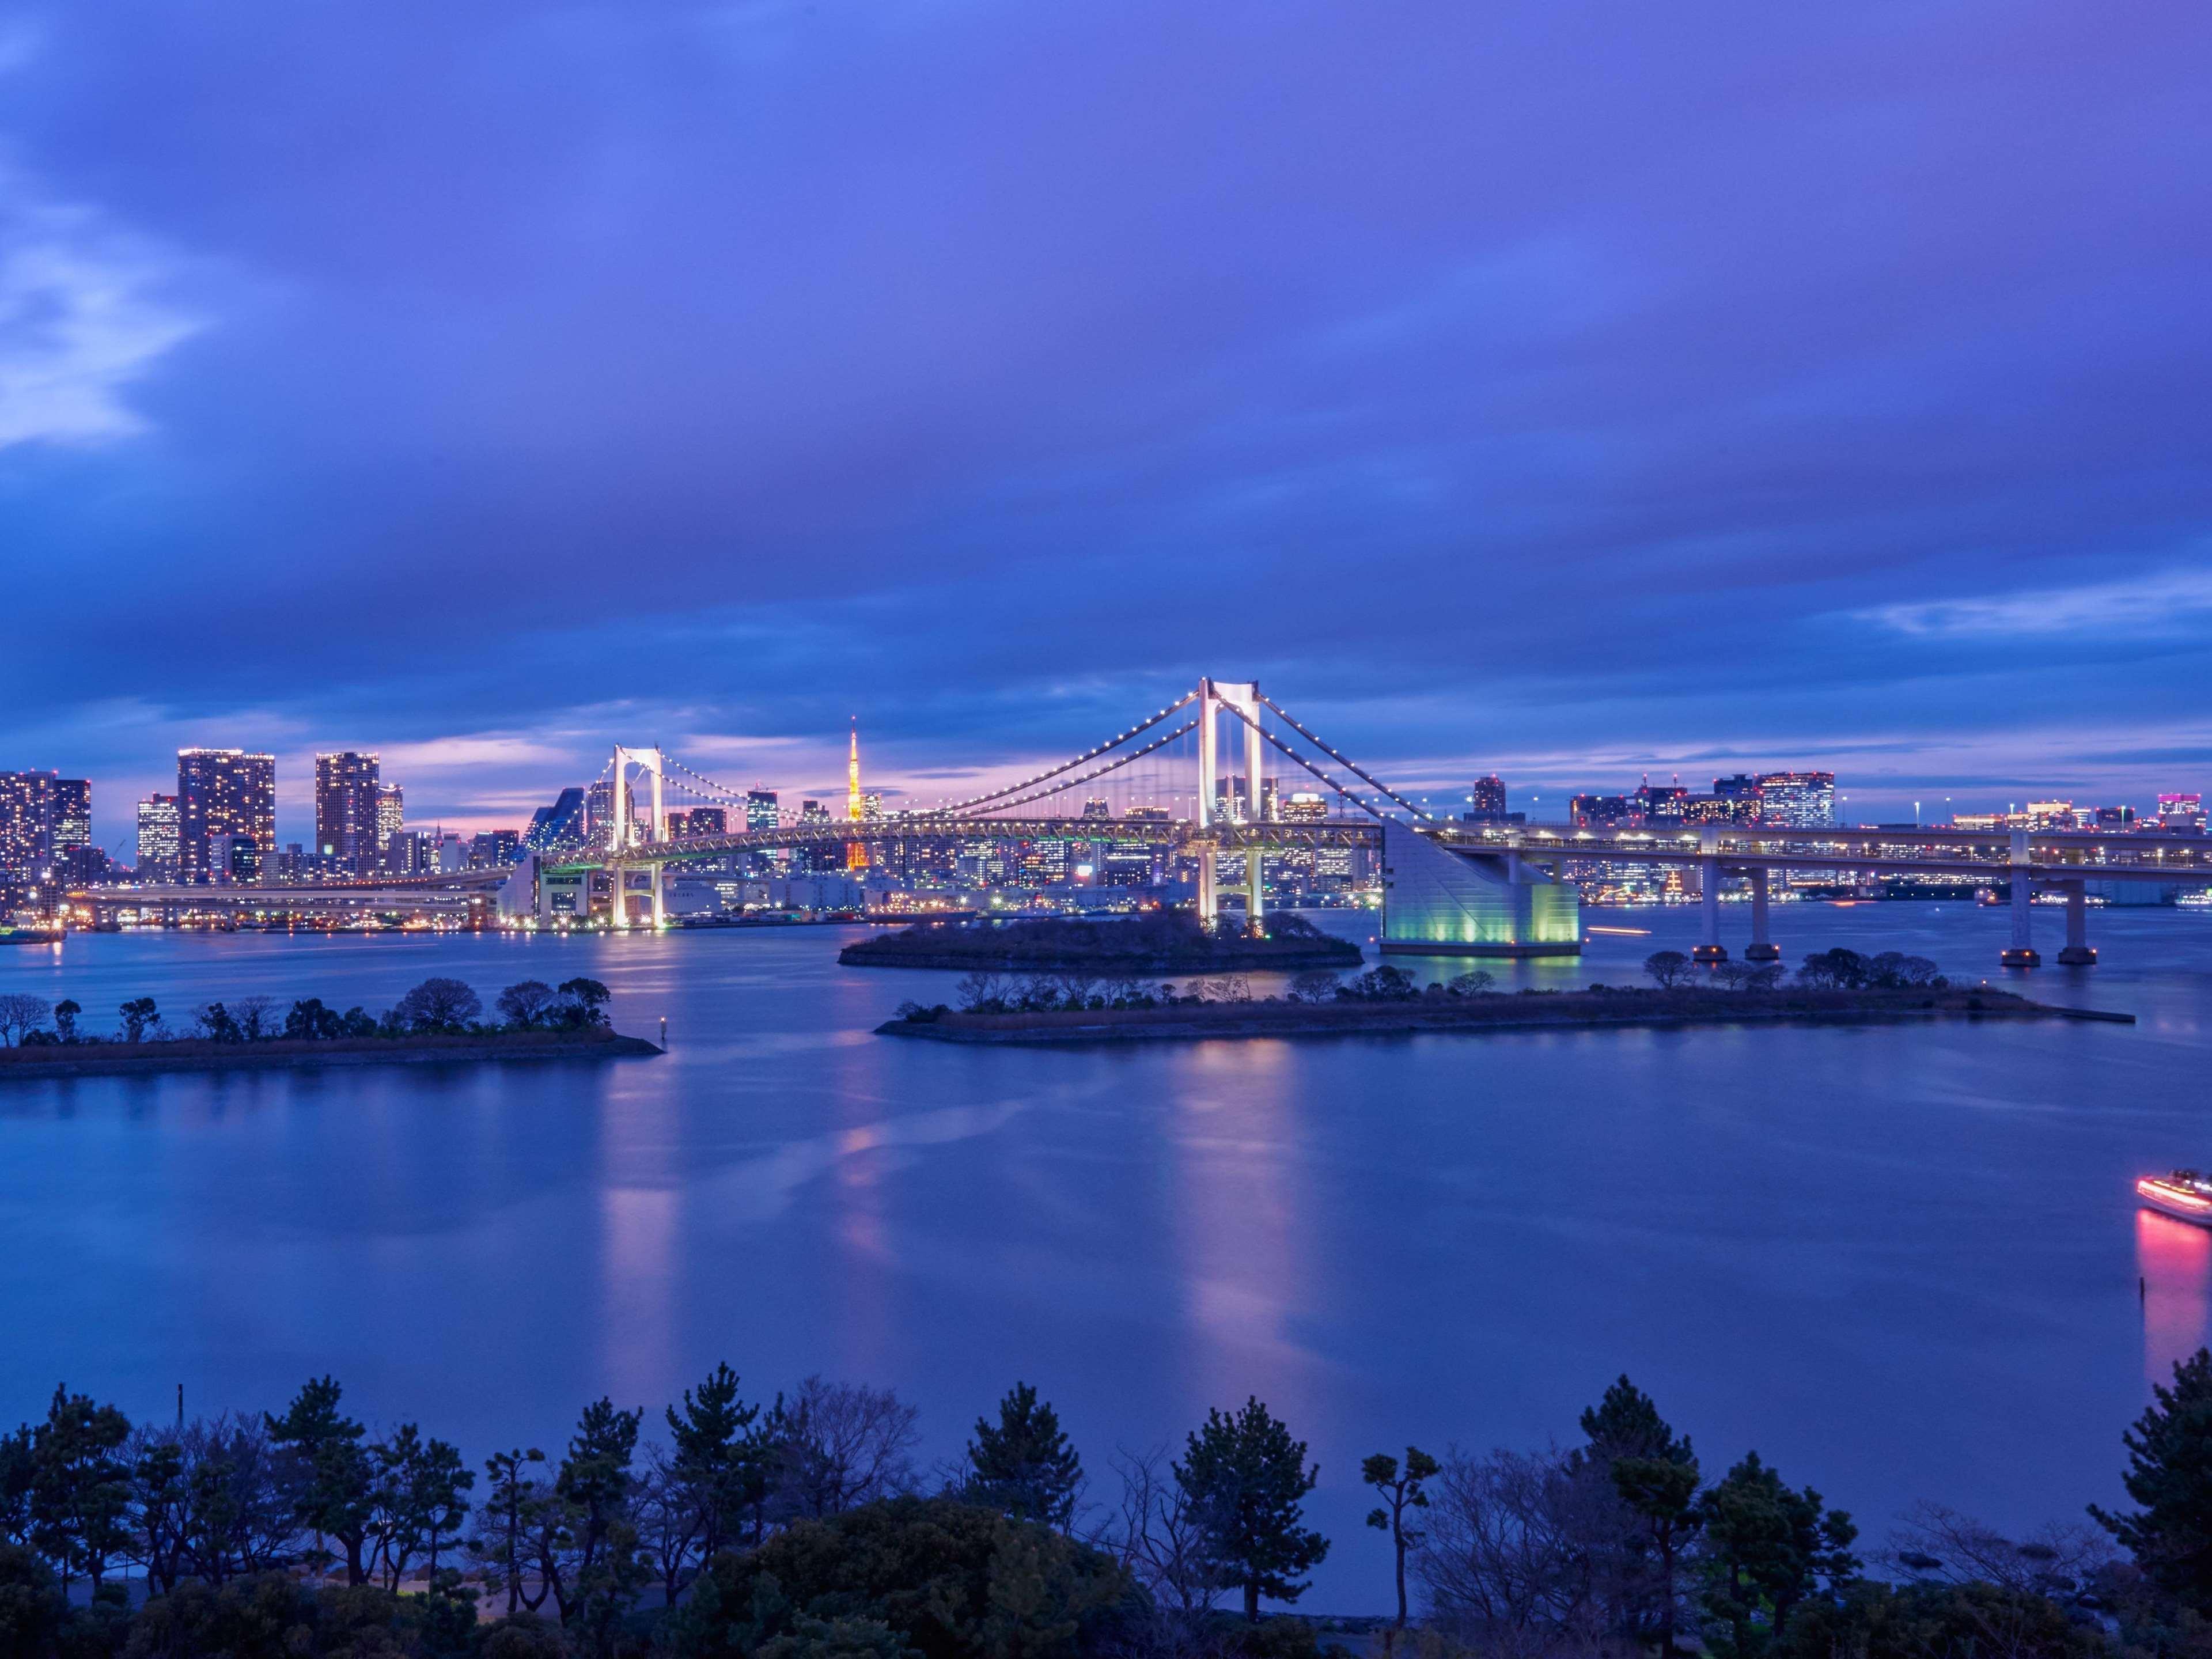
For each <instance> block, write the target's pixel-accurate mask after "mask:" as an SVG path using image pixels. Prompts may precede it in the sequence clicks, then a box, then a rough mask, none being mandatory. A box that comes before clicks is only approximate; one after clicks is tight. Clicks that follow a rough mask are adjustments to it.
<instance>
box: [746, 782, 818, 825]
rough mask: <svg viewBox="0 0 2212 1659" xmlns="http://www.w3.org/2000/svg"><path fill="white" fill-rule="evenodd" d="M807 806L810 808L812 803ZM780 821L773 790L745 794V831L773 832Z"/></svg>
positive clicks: (750, 791) (753, 791)
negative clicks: (764, 830)
mask: <svg viewBox="0 0 2212 1659" xmlns="http://www.w3.org/2000/svg"><path fill="white" fill-rule="evenodd" d="M807 805H810V806H811V805H813V803H812V802H811V801H809V802H808V803H807ZM780 822H781V817H780V815H779V814H778V812H777V810H776V804H775V790H773V789H751V790H748V791H746V792H745V828H746V829H775V826H776V825H777V823H780Z"/></svg>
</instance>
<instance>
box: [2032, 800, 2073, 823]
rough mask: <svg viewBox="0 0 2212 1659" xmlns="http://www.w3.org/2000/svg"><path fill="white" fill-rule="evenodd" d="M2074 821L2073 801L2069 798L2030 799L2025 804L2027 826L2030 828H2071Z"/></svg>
mask: <svg viewBox="0 0 2212 1659" xmlns="http://www.w3.org/2000/svg"><path fill="white" fill-rule="evenodd" d="M2075 823H2076V819H2075V811H2074V803H2073V802H2072V801H2070V800H2032V801H2030V802H2028V804H2027V826H2028V828H2029V829H2073V828H2075Z"/></svg>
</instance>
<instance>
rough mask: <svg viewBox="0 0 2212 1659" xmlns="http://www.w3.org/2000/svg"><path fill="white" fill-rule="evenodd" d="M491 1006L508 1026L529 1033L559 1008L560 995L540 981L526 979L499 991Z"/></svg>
mask: <svg viewBox="0 0 2212 1659" xmlns="http://www.w3.org/2000/svg"><path fill="white" fill-rule="evenodd" d="M492 1006H494V1007H495V1008H497V1009H498V1010H499V1012H500V1013H501V1015H502V1016H503V1017H504V1018H506V1020H507V1023H508V1024H510V1025H519V1026H520V1027H521V1028H522V1029H523V1030H526V1031H531V1030H536V1029H537V1028H538V1026H540V1025H543V1024H545V1023H546V1021H547V1020H548V1019H549V1018H551V1017H552V1015H553V1013H554V1012H555V1011H556V1009H558V1008H559V1007H560V1006H561V994H560V993H559V992H558V991H556V990H555V989H554V988H553V987H551V986H550V985H548V984H547V983H546V982H545V981H544V980H542V979H526V980H524V981H522V982H521V983H520V984H519V985H510V986H508V987H507V989H505V990H504V991H501V993H500V994H499V996H498V999H497V1000H495V1002H494V1003H493V1004H492Z"/></svg>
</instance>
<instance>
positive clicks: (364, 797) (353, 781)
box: [315, 749, 383, 875]
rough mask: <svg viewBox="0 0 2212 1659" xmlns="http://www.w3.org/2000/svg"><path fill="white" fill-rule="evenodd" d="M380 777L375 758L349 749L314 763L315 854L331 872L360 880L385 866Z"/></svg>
mask: <svg viewBox="0 0 2212 1659" xmlns="http://www.w3.org/2000/svg"><path fill="white" fill-rule="evenodd" d="M379 771H380V767H379V763H378V760H377V757H375V756H374V755H362V754H356V753H355V752H354V751H353V750H349V749H348V750H340V751H339V752H337V753H336V754H331V755H318V756H316V757H315V851H316V852H317V853H318V854H320V855H321V856H322V857H323V858H325V859H327V860H330V861H331V862H330V865H329V866H328V867H330V868H331V869H336V870H343V871H346V872H349V873H352V874H356V875H358V874H360V873H361V872H362V871H365V870H373V869H374V868H375V867H376V866H377V864H378V863H379V862H380V853H381V852H382V847H381V844H380V843H381V841H382V837H381V836H379V835H378V833H377V811H376V809H377V797H378V794H379V793H380V789H381V787H382V782H383V780H382V779H381V778H380V776H379Z"/></svg>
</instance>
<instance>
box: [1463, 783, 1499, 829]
mask: <svg viewBox="0 0 2212 1659" xmlns="http://www.w3.org/2000/svg"><path fill="white" fill-rule="evenodd" d="M1465 822H1467V823H1504V822H1505V780H1504V779H1503V778H1501V777H1499V776H1498V774H1497V773H1495V772H1492V773H1491V774H1490V775H1488V776H1486V777H1480V778H1477V779H1476V780H1475V781H1474V788H1473V789H1472V790H1470V791H1469V792H1468V798H1467V811H1466V814H1465Z"/></svg>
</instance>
